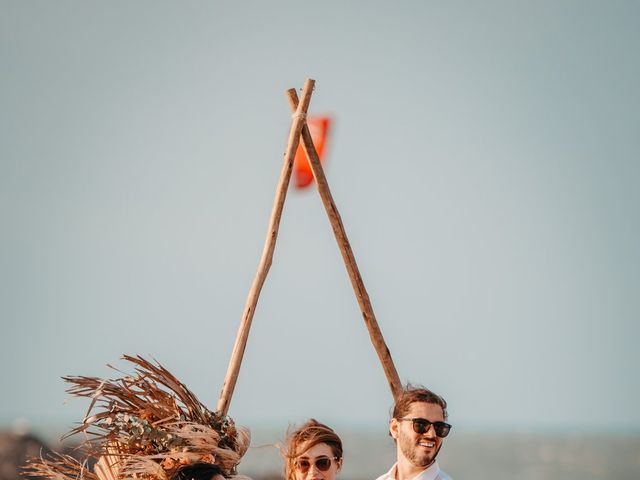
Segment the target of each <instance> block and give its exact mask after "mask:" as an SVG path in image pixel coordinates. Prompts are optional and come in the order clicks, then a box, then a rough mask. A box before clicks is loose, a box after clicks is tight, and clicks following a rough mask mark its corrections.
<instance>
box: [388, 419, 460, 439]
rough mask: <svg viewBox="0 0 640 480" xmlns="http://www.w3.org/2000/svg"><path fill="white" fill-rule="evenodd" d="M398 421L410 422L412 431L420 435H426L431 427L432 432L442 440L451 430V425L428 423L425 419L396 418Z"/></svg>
mask: <svg viewBox="0 0 640 480" xmlns="http://www.w3.org/2000/svg"><path fill="white" fill-rule="evenodd" d="M398 420H400V421H411V422H413V431H414V432H416V433H419V434H420V435H422V434H423V433H427V432H428V431H429V427H430V426H431V425H433V430H434V431H435V432H436V435H437V436H438V437H440V438H444V437H446V436H447V435H449V431H450V430H451V425H449V424H448V423H444V422H430V421H429V420H427V419H426V418H408V417H404V418H398Z"/></svg>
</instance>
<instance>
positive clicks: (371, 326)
mask: <svg viewBox="0 0 640 480" xmlns="http://www.w3.org/2000/svg"><path fill="white" fill-rule="evenodd" d="M314 86H315V80H312V79H307V80H306V81H305V83H304V87H303V88H302V93H301V98H300V100H299V99H298V95H297V93H296V90H295V89H294V88H290V89H288V90H287V91H286V92H285V95H286V97H287V99H288V101H289V105H290V107H291V111H292V112H293V114H292V122H291V129H290V131H289V139H288V142H287V149H286V151H285V155H284V163H283V166H282V170H281V172H280V178H279V180H278V186H277V188H276V195H275V199H274V201H273V207H272V209H271V216H270V218H269V228H268V230H267V238H266V240H265V244H264V248H263V250H262V257H261V258H260V262H259V264H258V270H257V272H256V275H255V277H254V279H253V283H252V284H251V288H250V289H249V294H248V295H247V301H246V303H245V307H244V311H243V314H242V319H241V320H240V327H239V328H238V334H237V336H236V341H235V344H234V346H233V351H232V352H231V359H230V361H229V367H228V368H227V374H226V376H225V379H224V383H223V385H222V391H221V392H220V398H219V400H218V405H217V408H216V410H217V411H218V412H219V413H221V414H222V415H226V414H227V412H228V411H229V404H230V403H231V397H232V396H233V391H234V389H235V386H236V382H237V380H238V374H239V373H240V366H241V364H242V358H243V356H244V351H245V348H246V346H247V339H248V338H249V330H250V329H251V322H252V320H253V315H254V313H255V309H256V305H257V304H258V298H259V296H260V291H261V290H262V286H263V285H264V282H265V280H266V278H267V274H268V272H269V268H270V267H271V263H272V259H273V252H274V250H275V246H276V240H277V238H278V228H279V226H280V218H281V217H282V209H283V207H284V201H285V198H286V196H287V189H288V186H289V181H290V179H291V171H292V169H293V160H294V158H295V154H296V151H297V149H298V145H299V144H300V141H301V140H302V148H303V150H304V152H305V154H306V156H307V159H308V160H309V164H310V165H311V170H312V172H313V176H314V179H315V181H316V187H317V189H318V193H319V194H320V198H321V200H322V203H323V205H324V208H325V210H326V212H327V215H328V217H329V221H330V223H331V228H332V229H333V233H334V236H335V238H336V242H337V243H338V247H339V248H340V252H341V253H342V259H343V260H344V264H345V267H346V269H347V273H348V274H349V279H350V280H351V285H352V287H353V291H354V293H355V296H356V299H357V300H358V304H359V305H360V311H361V312H362V317H363V319H364V323H365V325H366V327H367V329H368V331H369V336H370V338H371V342H372V344H373V347H374V348H375V350H376V353H377V354H378V358H379V359H380V363H381V364H382V368H383V370H384V373H385V376H386V377H387V381H388V383H389V387H390V389H391V394H392V395H393V397H394V399H395V398H397V396H398V394H399V393H400V392H401V390H402V384H401V383H400V377H399V376H398V372H397V371H396V368H395V365H394V363H393V359H392V358H391V353H390V352H389V349H388V348H387V345H386V343H385V341H384V337H383V336H382V332H381V331H380V327H379V326H378V322H377V320H376V317H375V314H374V313H373V307H372V306H371V301H370V300H369V295H368V294H367V290H366V288H365V286H364V282H363V281H362V277H361V275H360V271H359V269H358V265H357V264H356V260H355V257H354V255H353V251H352V250H351V245H350V244H349V239H348V238H347V234H346V232H345V229H344V225H343V224H342V219H341V218H340V214H339V213H338V208H337V207H336V204H335V202H334V201H333V197H332V195H331V191H330V189H329V184H328V182H327V178H326V176H325V174H324V170H323V168H322V165H321V164H320V159H319V158H318V153H317V151H316V148H315V145H314V144H313V139H312V138H311V133H310V132H309V127H308V126H307V122H306V118H307V111H308V109H309V104H310V102H311V95H312V94H313V89H314Z"/></svg>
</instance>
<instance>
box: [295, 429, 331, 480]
mask: <svg viewBox="0 0 640 480" xmlns="http://www.w3.org/2000/svg"><path fill="white" fill-rule="evenodd" d="M284 457H285V465H284V478H285V480H335V478H336V475H337V474H338V472H339V471H340V469H341V468H342V441H341V440H340V437H338V435H336V432H334V431H333V430H332V429H330V428H329V427H327V426H326V425H323V424H322V423H320V422H318V421H317V420H314V419H311V420H309V421H308V422H306V423H305V424H304V425H302V426H301V427H299V428H297V429H296V430H294V431H293V432H291V433H290V434H289V435H288V437H287V442H286V445H285V452H284Z"/></svg>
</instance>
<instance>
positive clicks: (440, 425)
mask: <svg viewBox="0 0 640 480" xmlns="http://www.w3.org/2000/svg"><path fill="white" fill-rule="evenodd" d="M433 428H434V429H435V431H436V435H437V436H439V437H440V438H444V437H446V436H447V435H449V430H451V426H450V425H448V424H446V423H444V422H436V423H434V424H433Z"/></svg>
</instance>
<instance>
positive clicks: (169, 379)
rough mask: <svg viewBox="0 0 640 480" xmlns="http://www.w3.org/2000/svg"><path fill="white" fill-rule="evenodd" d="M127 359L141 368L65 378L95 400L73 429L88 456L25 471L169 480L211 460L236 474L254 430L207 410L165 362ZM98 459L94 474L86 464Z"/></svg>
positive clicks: (55, 459) (61, 478)
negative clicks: (116, 374) (81, 436)
mask: <svg viewBox="0 0 640 480" xmlns="http://www.w3.org/2000/svg"><path fill="white" fill-rule="evenodd" d="M123 359H124V360H126V361H128V362H129V363H131V364H133V365H134V371H135V374H133V375H125V376H122V377H121V378H116V379H111V380H105V379H100V378H95V377H64V380H65V381H67V382H69V383H71V385H72V386H71V387H70V388H69V389H68V390H67V392H68V393H70V394H71V395H74V396H77V397H87V398H90V399H91V404H90V406H89V410H88V412H87V416H86V417H85V419H84V420H83V421H82V423H81V424H80V425H79V426H78V427H76V428H75V429H73V430H72V431H71V432H69V434H68V435H67V436H71V435H74V434H79V433H83V434H84V439H85V440H84V441H83V442H82V447H83V448H84V451H85V452H86V458H85V460H84V462H78V461H77V460H75V459H73V458H72V457H69V456H66V455H60V454H54V455H53V456H51V457H47V458H37V459H34V460H32V461H31V462H29V464H28V465H27V467H26V469H25V473H26V474H28V475H32V476H39V477H45V478H49V479H52V480H78V479H85V480H127V479H134V478H135V479H145V480H169V479H170V478H171V477H172V476H173V475H174V474H175V473H176V472H177V471H178V470H179V468H181V467H182V466H185V465H190V464H193V463H198V462H206V463H213V464H216V465H218V466H219V467H221V469H222V471H223V472H224V474H225V476H232V475H235V473H236V467H237V466H238V464H239V463H240V459H241V458H242V456H243V455H244V453H245V452H246V451H247V448H248V447H249V442H250V435H249V431H248V430H247V429H246V428H242V427H239V428H237V427H236V426H235V424H234V422H233V420H232V419H231V418H229V417H227V416H224V415H220V414H218V413H216V412H212V411H210V410H208V409H207V408H206V407H205V406H204V404H202V402H200V401H199V400H198V399H197V397H196V396H195V395H194V394H193V393H192V392H191V391H190V390H189V389H188V388H187V387H186V386H185V385H184V384H183V383H182V382H180V381H179V380H178V379H177V378H176V377H175V376H174V375H173V374H171V372H169V371H168V370H167V369H165V368H164V367H162V366H161V365H160V364H159V363H157V362H156V363H152V362H149V361H147V360H145V359H144V358H142V357H140V356H136V357H132V356H128V355H125V356H124V357H123ZM111 368H113V367H111ZM114 370H116V369H114ZM116 371H118V370H116ZM120 373H121V372H120ZM96 462H97V463H96ZM93 463H96V464H95V467H94V469H93V472H91V471H89V470H88V469H87V465H89V464H93Z"/></svg>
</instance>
